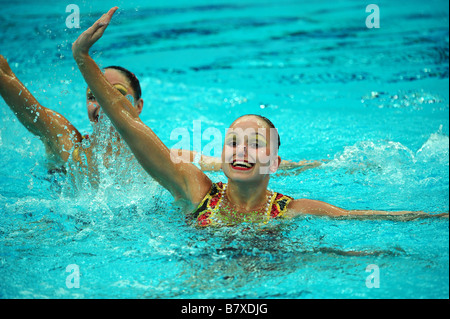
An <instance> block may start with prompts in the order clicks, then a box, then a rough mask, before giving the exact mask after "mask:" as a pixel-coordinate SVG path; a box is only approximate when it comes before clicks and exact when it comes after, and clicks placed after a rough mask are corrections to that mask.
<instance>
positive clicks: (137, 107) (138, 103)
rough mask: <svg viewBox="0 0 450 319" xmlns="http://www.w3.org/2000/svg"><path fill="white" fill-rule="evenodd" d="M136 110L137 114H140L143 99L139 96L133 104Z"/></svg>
mask: <svg viewBox="0 0 450 319" xmlns="http://www.w3.org/2000/svg"><path fill="white" fill-rule="evenodd" d="M135 106H136V110H137V111H138V114H139V115H141V112H142V109H143V108H144V100H143V99H142V98H141V99H139V100H138V101H137V103H136V104H135Z"/></svg>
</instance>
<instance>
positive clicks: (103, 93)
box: [72, 7, 211, 205]
mask: <svg viewBox="0 0 450 319" xmlns="http://www.w3.org/2000/svg"><path fill="white" fill-rule="evenodd" d="M116 10H117V7H114V8H112V9H110V10H109V11H108V13H106V14H104V15H103V16H102V17H101V18H100V19H99V20H97V21H96V22H95V23H94V24H93V25H92V26H91V27H90V28H89V29H87V30H86V31H85V32H83V33H82V34H81V35H80V36H79V38H78V39H77V40H76V41H75V42H74V44H73V46H72V53H73V56H74V58H75V61H76V63H77V64H78V67H79V69H80V71H81V74H82V75H83V77H84V79H85V80H86V83H87V84H88V86H89V88H90V89H91V90H92V92H93V93H94V96H95V97H96V99H97V101H98V103H99V104H100V106H101V108H102V110H103V111H104V112H105V113H106V115H107V116H108V117H109V118H110V120H111V122H112V123H113V125H114V126H115V128H116V130H117V131H118V132H119V134H120V135H121V136H122V137H123V139H124V140H125V142H126V143H127V144H128V146H129V147H130V149H131V151H132V152H133V153H134V155H135V156H136V159H137V160H138V161H139V163H140V164H141V165H142V167H143V168H144V169H145V170H146V171H147V172H148V173H149V174H150V175H151V176H152V177H153V178H154V179H155V180H156V181H157V182H159V183H160V184H161V185H162V186H163V187H165V188H166V189H167V190H168V191H169V192H170V193H171V194H172V196H173V197H174V198H175V199H176V200H187V201H189V202H190V203H191V204H192V205H195V204H196V203H198V202H200V201H201V200H202V198H203V196H204V195H205V194H206V193H207V192H208V191H209V189H210V187H211V181H210V180H209V178H208V177H207V176H206V175H205V174H204V173H203V172H202V171H201V170H199V169H198V168H196V167H195V166H194V165H192V164H191V163H185V162H184V161H179V162H178V163H177V161H173V160H172V159H171V156H170V151H169V149H168V148H167V147H166V146H165V145H164V143H163V142H162V141H161V140H160V139H159V138H158V136H156V134H155V133H154V132H153V131H152V130H151V129H150V128H149V127H148V126H146V125H145V124H144V123H143V122H142V121H141V120H140V118H139V116H138V113H137V111H136V109H134V108H133V106H132V105H131V103H130V101H129V100H128V99H127V98H125V97H124V96H123V95H122V94H120V93H119V92H118V91H117V90H116V89H115V88H114V87H113V86H112V85H111V84H110V83H109V82H108V81H107V80H106V78H105V77H104V75H103V73H102V71H101V70H100V68H99V67H98V65H97V64H96V63H95V61H94V60H93V59H92V58H91V57H90V56H89V49H90V48H91V46H92V45H93V44H94V43H95V42H96V41H97V40H98V39H100V38H101V36H102V35H103V33H104V31H105V29H106V28H107V26H108V24H109V22H110V21H111V18H112V16H113V15H114V13H115V12H116Z"/></svg>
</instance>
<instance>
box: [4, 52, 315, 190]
mask: <svg viewBox="0 0 450 319" xmlns="http://www.w3.org/2000/svg"><path fill="white" fill-rule="evenodd" d="M103 75H104V78H105V79H106V80H107V81H108V83H109V84H110V85H112V86H113V87H114V89H115V90H116V91H117V92H118V93H119V94H120V95H121V96H123V97H124V98H126V99H128V100H129V101H130V105H131V106H132V107H133V109H134V110H135V112H136V114H137V115H140V114H141V112H142V109H143V106H144V100H143V99H142V92H141V86H140V83H139V80H138V78H137V77H136V76H135V75H134V73H132V72H131V71H129V70H127V69H125V68H123V67H121V66H108V67H106V68H104V70H103ZM0 95H1V96H2V97H3V99H4V100H5V102H6V104H7V105H8V106H9V107H10V108H11V110H12V111H13V112H14V114H15V115H16V116H17V118H18V119H19V121H20V122H21V123H22V124H23V125H24V126H25V127H26V128H27V129H28V131H30V132H31V133H32V134H34V135H36V136H38V137H39V138H40V139H41V141H42V142H43V144H44V145H45V149H46V153H47V158H48V163H47V165H48V170H49V172H66V163H67V162H68V161H69V159H71V161H72V162H73V163H75V164H76V165H79V166H80V167H81V168H83V170H82V171H85V172H89V173H88V174H89V175H90V176H91V177H92V176H94V179H93V180H92V181H91V182H93V181H95V176H96V172H97V169H98V168H97V167H96V165H95V164H94V163H93V162H94V160H93V150H94V148H95V145H96V144H97V143H98V142H100V141H98V139H99V137H98V135H100V134H99V133H103V134H101V135H102V136H101V137H100V139H104V138H105V134H104V133H106V132H103V131H104V130H108V129H109V132H108V134H107V135H106V136H107V138H108V141H107V147H106V149H107V152H106V154H104V158H109V157H111V155H113V157H114V156H118V155H119V154H120V153H121V150H122V144H121V143H120V136H119V135H118V134H117V132H115V130H113V129H110V128H108V127H105V126H104V125H103V126H99V125H97V124H98V123H99V120H100V121H101V120H102V114H101V112H100V105H99V103H98V101H97V99H96V98H95V96H94V94H93V92H92V90H91V89H90V88H87V91H86V105H87V113H88V117H89V120H90V122H91V124H92V126H93V128H94V131H93V133H92V134H91V135H83V134H81V133H80V131H79V130H78V129H77V128H76V127H75V126H74V125H73V124H72V123H71V122H70V121H69V120H67V119H66V118H65V117H64V116H63V115H61V114H59V113H58V112H56V111H53V110H51V109H49V108H46V107H44V106H42V105H41V104H40V103H39V102H38V101H37V99H36V98H35V97H34V96H33V95H32V94H31V92H30V91H29V90H28V89H27V88H26V87H25V85H24V84H23V83H22V82H21V81H20V80H19V79H18V78H17V76H16V75H15V74H14V73H13V71H12V70H11V68H10V66H9V64H8V62H7V61H6V59H5V58H4V57H3V56H2V55H0ZM102 130H103V131H102ZM86 141H88V145H89V146H87V147H86V146H83V147H82V144H83V143H84V142H86ZM101 142H103V143H104V141H101ZM112 144H114V146H115V147H114V149H115V154H112V152H113V151H112V149H113V147H111V146H112ZM173 151H174V152H176V153H179V152H181V150H173ZM187 155H188V158H187V161H191V162H193V161H194V160H195V161H196V162H197V163H198V164H199V166H200V168H201V169H202V170H205V171H213V170H215V171H218V170H220V169H221V166H222V163H221V162H220V158H216V157H210V156H203V155H201V154H200V153H197V152H195V151H188V153H187ZM103 165H107V161H103ZM319 165H321V162H318V161H300V162H293V161H284V162H283V164H282V166H283V167H284V168H285V169H292V168H300V169H301V170H305V169H309V168H314V167H317V166H319Z"/></svg>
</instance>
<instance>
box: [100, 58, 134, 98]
mask: <svg viewBox="0 0 450 319" xmlns="http://www.w3.org/2000/svg"><path fill="white" fill-rule="evenodd" d="M106 69H114V70H117V71H120V73H122V74H123V75H124V76H125V77H126V78H127V79H128V81H130V85H131V87H132V88H133V91H134V94H135V99H136V101H137V100H139V99H140V98H141V96H142V91H141V84H140V83H139V80H138V78H137V77H136V75H134V73H133V72H131V71H130V70H127V69H125V68H123V67H121V66H117V65H111V66H107V67H106V68H105V70H106Z"/></svg>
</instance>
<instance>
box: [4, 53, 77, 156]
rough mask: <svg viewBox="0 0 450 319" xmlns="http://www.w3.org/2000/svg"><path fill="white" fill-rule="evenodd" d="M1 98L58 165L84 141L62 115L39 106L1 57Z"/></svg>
mask: <svg viewBox="0 0 450 319" xmlns="http://www.w3.org/2000/svg"><path fill="white" fill-rule="evenodd" d="M0 95H1V96H2V97H3V99H4V100H5V102H6V104H8V106H9V107H10V109H11V110H12V111H13V112H14V114H15V115H16V116H17V118H18V119H19V121H20V122H21V123H22V124H23V125H24V126H25V127H26V128H27V129H28V131H30V132H31V133H32V134H34V135H36V136H38V137H39V138H41V140H42V141H43V143H44V145H45V147H46V150H47V154H48V155H49V156H50V157H52V159H54V160H56V161H57V162H61V163H63V162H66V161H67V159H68V157H69V155H70V153H69V150H70V149H71V148H72V146H73V143H76V142H79V141H80V140H81V135H80V133H79V132H78V130H77V129H75V127H74V126H73V125H72V124H70V122H69V121H68V120H67V119H65V118H64V117H63V116H62V115H61V114H59V113H57V112H55V111H52V110H50V109H48V108H45V107H43V106H42V105H41V104H39V102H38V101H37V100H36V99H35V97H34V96H33V95H32V94H31V93H30V91H29V90H28V89H27V88H26V87H25V85H23V83H22V82H20V81H19V79H18V78H17V77H16V75H15V74H14V73H13V72H12V70H11V68H10V67H9V65H8V62H7V61H6V59H5V58H4V57H3V56H2V55H0Z"/></svg>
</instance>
